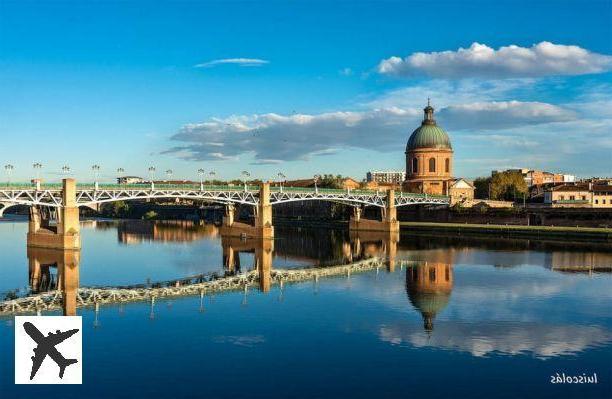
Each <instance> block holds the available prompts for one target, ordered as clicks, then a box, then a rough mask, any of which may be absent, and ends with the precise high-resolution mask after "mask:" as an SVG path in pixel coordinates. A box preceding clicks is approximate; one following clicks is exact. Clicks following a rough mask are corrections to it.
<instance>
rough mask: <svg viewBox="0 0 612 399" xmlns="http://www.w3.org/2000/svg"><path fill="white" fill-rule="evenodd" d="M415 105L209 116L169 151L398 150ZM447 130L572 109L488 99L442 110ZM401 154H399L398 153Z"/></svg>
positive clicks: (205, 154) (228, 154)
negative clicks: (314, 112)
mask: <svg viewBox="0 0 612 399" xmlns="http://www.w3.org/2000/svg"><path fill="white" fill-rule="evenodd" d="M422 112H423V111H422V110H421V109H419V108H397V107H390V108H379V109H371V110H366V111H355V112H330V113H322V114H313V115H306V114H295V115H279V114H259V115H250V116H246V115H242V116H231V117H229V118H226V119H221V118H213V119H210V120H208V121H205V122H202V123H195V124H190V125H186V126H184V127H183V128H182V129H181V130H180V131H179V132H178V133H177V134H175V135H174V136H173V137H172V139H173V140H175V141H180V142H184V143H186V144H185V145H179V146H176V147H174V148H172V149H170V150H169V151H167V153H173V154H175V155H177V156H179V157H181V158H184V159H193V160H219V159H226V158H232V157H237V156H240V155H244V154H252V155H254V158H255V164H260V165H265V164H277V163H280V162H281V161H293V160H298V159H306V158H308V157H310V156H315V155H316V156H321V155H329V154H334V153H335V151H337V150H338V149H347V148H357V149H368V150H375V151H381V152H391V151H393V152H397V151H398V149H399V151H400V153H401V152H402V151H401V150H402V148H403V146H404V143H405V142H406V140H407V138H408V136H409V135H410V133H411V132H412V130H413V129H415V128H416V127H417V126H418V125H419V123H420V121H421V120H422V115H423V113H422ZM439 115H440V120H441V122H443V123H442V124H443V126H444V127H445V128H447V129H449V130H451V131H452V130H453V129H455V130H458V129H473V130H485V129H492V128H497V127H517V126H527V125H535V124H539V123H550V122H559V121H567V120H572V119H574V117H573V113H572V112H571V111H568V110H565V109H563V108H560V107H556V106H554V105H551V104H545V103H537V102H519V101H510V102H492V103H471V104H465V105H457V106H450V107H447V108H443V109H442V110H441V111H440V114H439ZM400 156H401V155H400Z"/></svg>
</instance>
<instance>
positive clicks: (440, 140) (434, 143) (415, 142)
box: [406, 125, 453, 151]
mask: <svg viewBox="0 0 612 399" xmlns="http://www.w3.org/2000/svg"><path fill="white" fill-rule="evenodd" d="M417 148H437V149H449V150H450V149H452V148H453V147H451V143H450V139H449V138H448V134H447V133H446V132H445V131H444V129H442V128H441V127H439V126H436V125H422V126H421V127H419V128H418V129H416V130H415V131H414V132H412V134H411V135H410V138H409V139H408V145H406V151H410V150H416V149H417Z"/></svg>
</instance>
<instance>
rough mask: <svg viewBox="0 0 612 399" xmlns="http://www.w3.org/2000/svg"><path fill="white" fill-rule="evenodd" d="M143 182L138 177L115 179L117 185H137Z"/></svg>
mask: <svg viewBox="0 0 612 399" xmlns="http://www.w3.org/2000/svg"><path fill="white" fill-rule="evenodd" d="M144 182H145V180H144V179H143V178H142V177H138V176H122V177H118V178H117V183H118V184H139V183H144Z"/></svg>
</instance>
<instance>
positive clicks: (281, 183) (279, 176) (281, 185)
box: [277, 172, 287, 193]
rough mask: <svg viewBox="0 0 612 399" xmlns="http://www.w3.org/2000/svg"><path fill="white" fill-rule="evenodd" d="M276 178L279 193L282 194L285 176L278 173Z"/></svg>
mask: <svg viewBox="0 0 612 399" xmlns="http://www.w3.org/2000/svg"><path fill="white" fill-rule="evenodd" d="M277 176H278V181H279V186H280V191H281V193H282V192H283V180H285V179H286V178H287V176H285V175H284V174H283V172H278V174H277Z"/></svg>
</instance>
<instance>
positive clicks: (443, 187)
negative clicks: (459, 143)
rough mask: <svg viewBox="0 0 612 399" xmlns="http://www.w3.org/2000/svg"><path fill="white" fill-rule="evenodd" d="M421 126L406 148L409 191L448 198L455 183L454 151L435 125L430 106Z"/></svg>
mask: <svg viewBox="0 0 612 399" xmlns="http://www.w3.org/2000/svg"><path fill="white" fill-rule="evenodd" d="M424 112H425V117H424V119H423V122H422V123H421V126H420V127H419V128H417V129H416V130H415V131H414V132H412V134H411V135H410V138H409V139H408V144H407V145H406V152H405V154H406V180H405V181H404V185H403V188H404V190H406V191H410V192H417V193H425V194H437V195H447V194H448V191H449V188H450V185H451V184H452V183H453V181H454V179H453V177H452V176H453V149H452V146H451V142H450V138H449V137H448V134H447V133H446V132H445V131H444V129H442V128H441V127H439V126H438V125H437V124H436V120H435V119H434V108H433V107H432V106H431V105H429V104H427V107H425V109H424Z"/></svg>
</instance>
